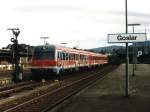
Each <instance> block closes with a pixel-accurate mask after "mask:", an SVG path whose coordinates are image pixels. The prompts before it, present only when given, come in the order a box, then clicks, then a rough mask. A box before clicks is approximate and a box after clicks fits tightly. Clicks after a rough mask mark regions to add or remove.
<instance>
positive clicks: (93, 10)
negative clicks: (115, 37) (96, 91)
mask: <svg viewBox="0 0 150 112" xmlns="http://www.w3.org/2000/svg"><path fill="white" fill-rule="evenodd" d="M149 4H150V1H149V0H128V13H129V17H128V22H129V23H140V24H141V26H137V27H136V28H135V32H145V28H146V29H147V32H148V37H149V33H150V6H149ZM124 11H125V0H0V42H1V44H0V48H1V47H3V46H6V45H8V44H9V43H11V42H10V38H11V37H12V32H10V31H7V30H6V29H7V28H14V27H18V28H19V29H20V30H21V33H20V35H19V43H26V44H30V45H40V44H43V40H41V39H40V37H43V36H44V37H45V36H46V37H47V36H48V37H49V40H47V41H48V43H51V44H60V43H63V42H67V43H68V45H67V46H69V47H73V46H80V48H87V49H88V48H95V47H100V46H106V45H108V44H107V34H108V33H118V32H123V33H124V32H125V17H124V15H125V13H124ZM129 32H132V29H131V27H130V28H129ZM116 45H117V44H116Z"/></svg>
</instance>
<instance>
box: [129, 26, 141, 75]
mask: <svg viewBox="0 0 150 112" xmlns="http://www.w3.org/2000/svg"><path fill="white" fill-rule="evenodd" d="M139 25H140V24H135V23H134V24H128V26H132V28H133V33H134V26H139ZM135 44H136V43H133V44H132V53H133V54H132V65H133V67H132V76H135V70H136V58H137V57H136V54H137V53H136V52H135Z"/></svg>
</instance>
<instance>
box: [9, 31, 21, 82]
mask: <svg viewBox="0 0 150 112" xmlns="http://www.w3.org/2000/svg"><path fill="white" fill-rule="evenodd" d="M7 30H11V31H12V33H13V35H14V36H15V37H13V38H11V42H12V43H13V45H12V51H13V54H14V57H13V64H15V68H14V71H13V73H12V80H13V81H14V82H18V81H19V80H20V79H19V72H20V69H19V58H20V56H19V51H18V47H19V46H18V35H19V34H20V30H19V28H9V29H7Z"/></svg>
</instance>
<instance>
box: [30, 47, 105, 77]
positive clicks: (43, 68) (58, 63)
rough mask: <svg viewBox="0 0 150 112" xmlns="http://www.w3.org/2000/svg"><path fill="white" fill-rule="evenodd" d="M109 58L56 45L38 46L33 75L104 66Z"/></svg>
mask: <svg viewBox="0 0 150 112" xmlns="http://www.w3.org/2000/svg"><path fill="white" fill-rule="evenodd" d="M106 63H107V56H106V55H103V54H99V53H93V52H90V51H84V50H77V49H72V48H67V47H62V46H56V45H44V46H36V47H35V48H34V52H33V58H32V62H31V65H32V67H31V72H32V74H35V75H36V74H42V73H43V72H44V73H45V74H46V73H47V74H49V73H52V72H53V73H55V74H60V73H61V72H63V71H66V70H79V69H80V68H83V67H87V68H88V67H89V68H90V67H92V66H98V65H104V64H106Z"/></svg>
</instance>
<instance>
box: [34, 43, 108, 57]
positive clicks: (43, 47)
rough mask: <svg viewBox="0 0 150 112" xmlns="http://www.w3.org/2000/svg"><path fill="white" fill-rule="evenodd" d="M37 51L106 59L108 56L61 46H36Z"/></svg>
mask: <svg viewBox="0 0 150 112" xmlns="http://www.w3.org/2000/svg"><path fill="white" fill-rule="evenodd" d="M35 49H38V50H39V51H40V50H43V49H44V50H47V51H49V50H55V49H56V50H60V51H68V52H72V53H80V54H85V55H94V56H101V57H106V55H104V54H100V53H94V52H91V51H85V50H80V49H73V48H69V47H65V46H59V45H51V44H48V45H39V46H35Z"/></svg>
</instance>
